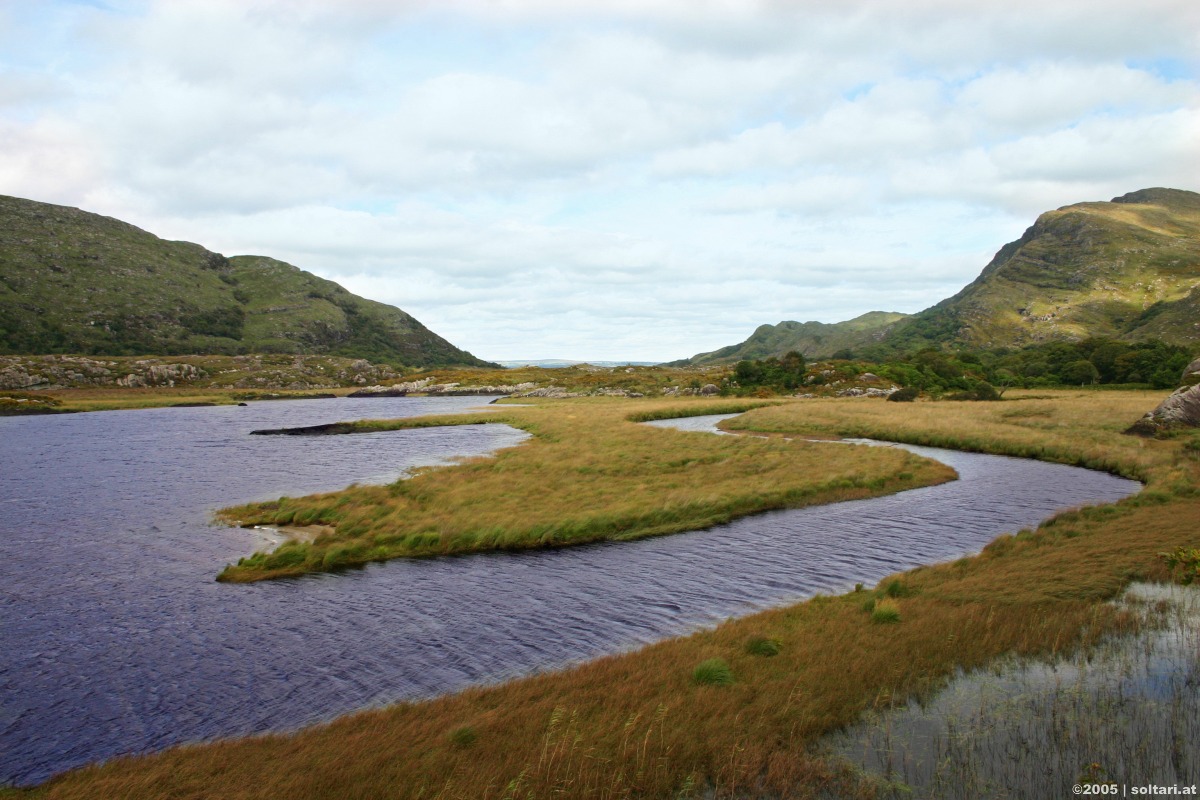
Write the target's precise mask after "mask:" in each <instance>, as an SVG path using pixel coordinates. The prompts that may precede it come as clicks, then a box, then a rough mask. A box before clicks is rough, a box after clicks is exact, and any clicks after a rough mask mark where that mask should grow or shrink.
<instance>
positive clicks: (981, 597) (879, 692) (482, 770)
mask: <svg viewBox="0 0 1200 800" xmlns="http://www.w3.org/2000/svg"><path fill="white" fill-rule="evenodd" d="M1146 399H1147V398H1126V399H1122V396H1117V397H1113V396H1110V395H1098V394H1092V395H1065V396H1062V397H1057V398H1055V399H1054V400H1053V401H1050V402H1049V403H1047V401H1037V402H1039V403H1042V404H1043V405H1047V406H1048V409H1049V413H1050V414H1051V415H1052V417H1051V418H1057V419H1060V420H1061V421H1062V423H1063V428H1064V430H1063V431H1062V435H1061V436H1060V437H1059V436H1056V437H1054V440H1053V441H1054V442H1055V443H1054V449H1053V450H1052V451H1051V452H1052V454H1053V455H1054V456H1055V457H1061V458H1072V459H1083V458H1091V457H1093V456H1096V455H1103V456H1104V457H1105V458H1108V459H1111V460H1112V463H1113V465H1114V467H1115V468H1118V469H1120V470H1121V471H1135V470H1141V471H1143V472H1144V473H1145V475H1146V476H1147V478H1148V480H1150V482H1151V488H1150V489H1149V490H1148V491H1147V492H1145V493H1143V496H1141V497H1139V498H1131V499H1128V500H1126V501H1122V502H1121V503H1120V504H1117V505H1115V506H1107V507H1100V508H1095V509H1087V510H1083V511H1077V512H1071V513H1068V514H1064V515H1060V516H1059V517H1057V518H1056V519H1055V521H1054V522H1053V523H1052V524H1048V525H1046V526H1043V527H1042V528H1040V529H1039V530H1038V531H1036V532H1027V533H1023V534H1021V535H1018V536H1007V537H1002V538H1001V539H999V540H998V541H997V542H995V543H993V544H992V545H990V546H989V547H988V548H987V549H986V550H985V551H984V552H983V553H982V554H980V555H979V556H977V557H973V558H966V559H961V560H959V561H956V562H953V563H950V564H942V565H936V566H930V567H924V568H920V569H916V570H912V571H910V572H908V573H905V574H903V575H900V576H897V577H896V578H895V579H894V580H889V581H884V582H883V583H881V588H880V589H879V590H877V591H876V592H874V593H872V594H868V593H866V592H854V593H848V594H846V595H843V596H840V597H818V598H815V599H813V600H811V601H809V602H806V603H802V604H799V605H795V606H792V607H789V608H784V609H778V610H775V611H769V612H765V613H761V614H756V615H753V616H750V617H746V618H743V619H740V620H735V621H731V622H727V623H725V624H723V625H721V626H719V627H718V628H716V629H715V630H710V631H703V632H700V633H697V634H694V635H692V636H688V637H684V638H681V639H675V640H671V641H666V642H662V643H660V644H657V645H653V646H650V647H647V648H644V649H642V650H639V651H637V652H634V653H629V654H626V655H620V656H613V657H609V658H604V659H600V660H598V661H594V662H591V663H588V664H584V665H582V666H580V667H577V668H574V669H570V670H567V671H564V672H559V673H554V674H549V675H543V676H538V677H533V678H528V679H524V680H519V681H514V682H511V683H508V684H504V685H501V686H496V687H489V688H479V689H473V690H469V691H466V692H462V693H460V694H456V695H453V696H449V697H444V698H440V699H437V700H433V701H429V702H423V703H413V704H402V705H398V706H395V707H392V708H388V709H384V710H379V711H371V712H365V713H360V714H356V715H352V716H348V717H344V718H341V719H339V720H336V721H334V722H332V723H330V724H328V725H324V726H319V727H315V728H312V729H309V730H305V731H303V732H300V733H298V734H295V735H290V736H267V737H259V738H252V739H246V740H240V741H230V742H220V743H215V744H205V745H197V746H190V747H183V748H175V749H172V750H169V751H167V752H165V753H160V754H157V755H152V756H145V757H139V758H128V759H119V760H115V761H113V762H110V763H108V764H106V765H104V766H100V767H91V768H87V769H82V770H77V771H74V772H71V773H69V774H67V775H64V776H61V777H59V778H57V779H55V780H53V781H51V782H50V783H48V784H46V785H45V786H44V787H42V788H41V789H40V790H39V791H38V794H39V795H44V796H45V797H50V798H93V797H131V798H132V797H153V798H158V797H175V798H208V797H222V798H268V797H297V798H375V797H389V798H418V797H420V798H470V799H471V800H483V799H485V798H516V797H521V798H554V797H569V798H632V797H661V798H667V797H700V796H706V797H755V796H769V797H777V798H805V797H814V796H817V793H818V792H820V791H825V790H831V791H836V792H838V793H840V794H841V796H854V793H855V792H859V791H862V792H866V791H867V790H866V789H863V788H862V787H858V786H856V784H855V782H854V780H853V778H852V776H847V775H845V774H842V773H839V772H838V771H837V770H835V769H833V768H831V767H829V766H828V765H826V764H825V763H823V762H822V761H820V760H819V759H817V758H815V757H814V756H812V755H811V754H810V747H811V745H812V744H813V742H814V741H815V740H816V739H817V738H818V737H820V736H822V735H823V734H825V733H827V732H829V731H831V730H834V729H836V728H838V727H840V726H843V725H845V724H847V723H848V722H850V721H852V720H853V719H854V718H855V717H856V716H857V715H858V714H859V713H860V712H861V711H862V710H864V709H867V708H877V707H884V706H887V705H889V704H892V703H894V702H902V701H904V700H905V699H906V698H908V697H911V696H913V695H922V694H924V693H927V692H930V691H933V690H935V689H936V688H937V687H938V686H939V685H940V684H941V683H942V682H943V681H944V680H945V679H946V678H947V677H948V676H949V675H951V674H953V672H954V670H956V669H958V668H972V667H977V666H981V665H984V664H986V663H987V662H989V661H990V660H992V659H994V658H996V657H997V656H999V655H1001V654H1003V653H1010V652H1015V653H1020V654H1046V653H1053V652H1056V651H1059V650H1063V649H1065V648H1071V647H1075V646H1079V645H1081V644H1087V643H1088V642H1092V641H1095V640H1096V639H1097V638H1098V637H1099V636H1101V635H1103V634H1105V633H1107V632H1112V631H1116V630H1120V629H1121V628H1122V627H1123V626H1126V625H1128V624H1130V621H1129V619H1128V617H1126V616H1123V615H1122V614H1120V613H1119V612H1117V611H1115V610H1113V608H1112V607H1111V606H1109V605H1107V604H1104V603H1102V602H1101V601H1103V600H1106V599H1108V598H1111V597H1113V596H1115V595H1116V594H1117V593H1118V592H1119V591H1120V590H1121V589H1122V588H1123V587H1124V586H1125V585H1126V584H1127V583H1128V582H1129V581H1130V580H1133V579H1160V580H1161V579H1164V578H1166V577H1167V572H1166V568H1165V566H1164V564H1163V561H1162V559H1161V558H1159V556H1158V554H1159V553H1162V552H1164V551H1170V550H1173V549H1175V548H1177V547H1183V546H1187V547H1195V546H1197V545H1198V544H1200V525H1198V524H1197V523H1198V522H1200V497H1197V496H1196V491H1195V487H1196V485H1197V484H1196V483H1195V478H1196V470H1197V465H1196V463H1195V462H1196V459H1194V458H1192V457H1191V456H1188V455H1187V454H1186V453H1185V452H1184V450H1183V447H1182V445H1181V443H1180V442H1179V441H1166V442H1144V443H1143V445H1144V447H1142V446H1133V445H1127V444H1126V443H1124V442H1122V441H1120V440H1118V439H1115V438H1112V437H1113V436H1115V435H1116V434H1112V433H1111V430H1110V428H1112V427H1113V426H1114V425H1115V424H1116V421H1117V418H1118V417H1120V415H1121V414H1123V413H1125V411H1126V410H1133V406H1136V407H1137V409H1136V410H1138V411H1139V413H1140V411H1141V410H1144V408H1145V407H1146V402H1145V401H1146ZM1020 402H1027V401H1020ZM1113 404H1115V407H1114V405H1113ZM875 405H876V406H878V407H877V408H872V407H871V404H869V403H864V402H862V401H855V400H846V401H840V402H837V403H830V404H823V405H821V406H819V407H818V406H816V405H815V404H813V403H806V404H793V405H791V406H787V407H781V408H778V409H764V410H761V411H755V412H753V414H752V415H750V416H751V419H752V421H753V422H754V424H755V425H762V426H764V427H772V428H775V429H783V428H786V427H788V426H791V428H795V429H800V428H806V427H808V426H809V425H810V424H811V421H813V420H815V424H816V425H817V426H818V427H820V428H822V429H824V430H827V431H828V430H839V429H842V428H846V429H854V431H855V432H866V430H865V429H867V428H870V429H871V431H872V432H873V433H874V435H877V436H888V437H890V438H905V437H909V438H920V437H930V438H938V439H939V440H942V441H941V443H943V444H948V443H952V441H953V436H954V432H955V429H954V425H955V424H956V423H957V424H958V425H959V426H960V428H959V430H958V435H959V436H960V437H961V438H962V441H963V443H967V442H971V443H973V444H978V445H980V447H981V448H982V447H983V446H985V445H986V446H987V447H989V448H992V449H994V450H997V451H999V450H1003V449H1004V448H1005V447H1011V448H1021V447H1025V446H1027V445H1028V443H1027V442H1026V441H1025V438H1024V434H1023V433H1022V432H1021V430H1022V429H1021V426H1019V425H1013V430H1012V431H1009V432H1007V433H1006V432H1005V431H1006V429H1005V428H1003V427H1002V426H1003V425H1005V424H1008V423H1004V422H1002V421H1001V420H1003V419H1005V418H1004V417H999V416H996V415H1000V414H1002V413H1003V411H1004V410H1006V409H1014V408H1019V407H1020V405H1019V403H1011V404H1010V403H1007V402H1006V403H1000V404H990V405H988V406H987V407H986V408H980V407H979V406H977V405H974V404H972V405H970V406H966V404H963V407H962V408H961V409H960V410H959V409H957V405H956V404H950V403H942V404H938V406H936V407H935V408H934V409H933V410H935V411H939V412H941V413H926V412H927V410H926V409H923V408H921V406H920V405H919V404H918V405H917V406H916V407H915V410H916V411H917V412H919V414H916V415H914V416H913V417H904V416H902V414H903V413H904V412H905V411H907V410H908V407H905V408H903V409H901V410H900V411H896V410H893V409H890V408H886V407H885V406H886V404H884V403H876V404H875ZM1125 406H1128V407H1129V408H1125ZM1060 411H1069V412H1070V413H1064V414H1062V415H1061V416H1060V415H1059V412H1060ZM789 415H790V416H789ZM980 415H982V416H980ZM756 418H757V419H756ZM763 418H765V420H764V419H763ZM1135 418H1136V415H1135ZM1010 419H1011V418H1010ZM977 421H978V422H979V424H980V425H982V426H984V427H986V428H987V429H988V430H989V431H990V433H989V434H988V435H987V436H986V437H982V436H981V435H980V433H979V430H978V429H977V427H976V425H975V423H976V422H977ZM889 425H891V426H893V427H892V428H891V429H889V428H888V426H889ZM996 426H1001V427H996ZM1106 443H1107V444H1109V445H1111V447H1112V448H1113V450H1112V451H1111V453H1109V454H1104V453H1096V452H1093V449H1094V448H1097V447H1102V446H1104V445H1105V444H1106ZM1072 447H1074V448H1075V449H1074V450H1072ZM1124 459H1129V461H1126V460H1124ZM1185 479H1186V480H1191V481H1192V483H1191V484H1190V486H1191V491H1190V492H1189V491H1184V489H1185V488H1186V487H1184V486H1183V485H1182V484H1179V481H1181V480H1185ZM1164 482H1165V483H1164ZM868 597H872V598H876V599H878V600H880V601H883V600H884V599H885V598H891V599H893V600H896V601H897V603H898V605H899V606H900V608H901V619H900V621H899V622H897V623H895V624H889V625H880V624H873V623H872V622H871V614H870V612H869V611H868V610H865V608H866V606H867V604H866V603H864V601H865V600H866V599H867V598H868ZM755 637H767V638H770V639H773V640H776V641H777V642H779V643H780V647H779V653H778V654H777V655H775V656H773V657H771V658H762V657H759V656H755V655H751V654H749V653H747V652H746V642H747V641H749V640H751V639H752V638H755ZM712 658H720V659H723V660H725V661H726V662H727V663H728V664H729V665H730V668H731V671H732V673H733V674H734V675H735V676H736V680H735V682H734V683H733V684H732V685H728V686H706V685H698V684H696V683H695V682H694V681H693V680H692V670H693V669H694V667H695V666H696V665H697V664H698V663H700V662H702V661H704V660H707V659H712ZM464 727H469V728H470V729H471V731H472V732H474V734H475V738H474V740H473V741H472V742H470V743H469V744H466V745H464V744H463V743H462V740H463V738H464V737H463V736H461V735H457V734H455V732H456V731H459V730H460V729H462V728H464ZM466 738H469V737H466Z"/></svg>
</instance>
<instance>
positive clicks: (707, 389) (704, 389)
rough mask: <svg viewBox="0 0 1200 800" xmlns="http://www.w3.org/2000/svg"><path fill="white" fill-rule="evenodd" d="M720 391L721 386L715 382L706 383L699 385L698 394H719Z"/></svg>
mask: <svg viewBox="0 0 1200 800" xmlns="http://www.w3.org/2000/svg"><path fill="white" fill-rule="evenodd" d="M720 393H721V388H720V387H719V386H717V385H716V384H715V383H706V384H704V385H703V386H701V387H700V394H702V395H705V396H708V395H714V394H720Z"/></svg>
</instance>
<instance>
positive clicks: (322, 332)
mask: <svg viewBox="0 0 1200 800" xmlns="http://www.w3.org/2000/svg"><path fill="white" fill-rule="evenodd" d="M0 353H4V354H44V353H78V354H86V355H143V354H145V355H149V354H156V355H174V354H185V353H196V354H227V355H232V354H238V353H297V354H328V355H336V356H347V357H353V358H365V359H369V360H371V361H375V362H385V363H393V364H403V365H409V366H454V365H469V366H487V365H488V364H487V362H484V361H481V360H479V359H477V358H475V357H474V356H472V355H471V354H470V353H467V352H465V351H463V350H459V349H458V348H456V347H454V346H453V345H451V344H450V343H449V342H447V341H446V340H445V339H443V338H441V337H440V336H438V335H437V334H435V333H433V332H432V331H430V330H429V329H428V328H426V327H425V326H424V325H422V324H421V323H420V322H418V321H417V320H415V319H414V318H413V317H411V316H409V315H408V314H406V313H405V312H403V311H401V310H400V309H398V308H395V307H393V306H389V305H385V304H383V303H377V302H374V301H372V300H366V299H364V298H362V297H358V296H357V295H354V294H351V293H350V292H348V291H346V290H345V289H343V288H342V287H341V286H339V285H338V284H336V283H334V282H333V281H328V280H324V279H322V278H318V277H317V276H315V275H312V274H311V273H308V272H305V271H303V270H301V269H298V268H297V267H294V266H292V265H290V264H285V263H284V262H282V261H276V260H274V259H271V258H266V257H262V256H235V257H233V258H226V257H225V256H222V255H220V254H219V253H213V252H210V251H208V250H206V249H204V248H203V247H201V246H200V245H198V244H192V243H190V242H169V241H165V240H163V239H159V238H158V237H157V236H154V235H153V234H150V233H147V232H146V231H143V230H141V229H139V228H136V227H134V226H133V225H129V224H128V223H125V222H121V221H119V220H115V219H112V218H110V217H103V216H100V215H97V214H91V213H88V212H86V211H80V210H79V209H75V208H68V207H66V206H56V205H50V204H47V203H37V202H34V201H31V200H23V199H20V198H16V197H6V196H2V195H0Z"/></svg>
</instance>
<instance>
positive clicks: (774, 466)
mask: <svg viewBox="0 0 1200 800" xmlns="http://www.w3.org/2000/svg"><path fill="white" fill-rule="evenodd" d="M753 405H754V404H747V403H742V404H741V405H738V406H734V405H731V404H730V403H729V402H728V401H710V400H700V399H696V400H692V401H681V400H673V401H643V402H640V403H638V404H636V406H633V405H631V404H630V403H628V402H624V401H620V400H615V399H611V398H587V399H578V400H573V401H557V402H551V403H542V404H539V405H536V406H530V407H523V408H518V407H513V408H509V409H506V410H503V411H500V412H491V413H488V414H486V415H461V416H460V415H455V416H451V417H423V418H417V419H408V420H394V421H383V422H379V421H368V422H363V423H359V424H358V426H357V427H358V429H359V430H364V431H365V430H372V431H375V430H388V429H395V428H410V427H420V426H426V425H431V424H439V425H446V424H454V425H461V424H476V423H480V422H506V423H508V424H510V425H514V426H516V427H519V428H522V429H524V430H527V431H529V432H530V433H532V434H533V439H532V440H530V441H528V442H526V443H524V444H521V445H519V446H517V447H514V448H509V449H507V450H503V451H501V452H500V453H498V454H497V455H496V456H494V457H488V458H478V459H473V460H469V461H466V462H464V463H461V464H458V465H455V466H451V467H444V468H437V469H431V470H426V471H423V472H420V473H418V474H417V475H415V476H414V477H412V478H410V479H407V480H401V481H397V482H395V483H393V484H391V485H388V486H356V487H351V488H349V489H345V490H342V491H339V492H333V493H330V494H323V495H315V496H311V497H304V498H299V499H292V498H283V499H280V500H278V501H273V502H268V503H254V504H249V505H244V506H238V507H235V508H230V509H225V510H224V511H222V512H221V517H222V518H223V519H225V520H228V521H232V522H236V523H239V524H243V525H252V524H276V525H292V524H295V525H329V526H333V527H334V529H335V532H334V533H333V534H332V535H328V536H321V537H318V538H317V539H316V540H315V541H313V542H311V543H304V542H294V543H290V544H287V545H284V546H282V547H281V548H279V549H278V550H276V551H274V552H273V553H270V554H266V553H263V554H257V555H255V556H251V557H249V558H246V559H243V560H242V561H241V562H240V563H239V564H237V565H234V566H232V567H230V568H228V569H226V570H225V572H223V573H222V579H224V580H237V581H245V580H258V579H262V578H275V577H285V576H289V575H296V574H301V573H304V572H313V571H317V570H329V569H337V568H342V567H346V566H351V565H355V564H363V563H366V562H369V561H382V560H385V559H389V558H396V557H412V556H429V555H442V554H448V553H466V552H480V551H488V550H523V549H531V548H541V547H561V546H565V545H574V544H582V543H587V542H595V541H602V540H629V539H637V538H642V537H646V536H657V535H662V534H667V533H676V532H679V531H685V530H695V529H698V528H704V527H709V526H712V525H716V524H719V523H722V522H727V521H729V520H731V519H734V518H735V517H739V516H744V515H746V514H752V513H756V512H760V511H766V510H769V509H776V508H785V507H798V506H804V505H813V504H817V503H829V502H834V501H839V500H848V499H855V498H861V497H868V496H872V495H877V494H883V493H886V492H895V491H900V490H902V489H907V488H912V487H914V486H920V485H926V484H930V483H937V482H941V481H946V480H950V479H952V478H953V477H954V473H953V470H950V469H949V468H948V467H945V466H944V465H940V464H937V463H935V462H931V461H929V460H927V459H921V458H919V457H917V456H914V455H912V454H910V453H906V452H902V451H898V450H881V449H879V448H860V447H853V448H850V447H840V448H830V447H829V446H827V445H814V444H811V443H807V442H799V441H795V442H789V441H783V440H771V439H766V438H752V437H733V436H711V435H705V434H698V433H685V432H681V431H675V430H663V429H658V428H651V427H648V426H644V425H638V424H636V423H635V422H633V421H631V420H630V419H629V417H630V415H631V414H634V412H635V410H636V414H634V416H635V418H636V419H645V418H659V417H663V416H672V415H694V414H703V413H717V412H719V411H721V410H727V409H731V408H735V409H737V410H742V409H745V408H747V407H753Z"/></svg>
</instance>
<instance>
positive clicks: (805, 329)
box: [669, 311, 908, 366]
mask: <svg viewBox="0 0 1200 800" xmlns="http://www.w3.org/2000/svg"><path fill="white" fill-rule="evenodd" d="M907 317H908V315H907V314H898V313H896V312H893V311H868V312H867V313H866V314H863V315H862V316H860V317H855V318H854V319H851V320H847V321H845V322H835V323H826V322H791V321H784V322H780V323H779V324H778V325H760V326H759V327H758V328H756V329H755V331H754V333H752V334H751V335H750V338H749V339H747V340H746V341H744V342H741V343H740V344H733V345H729V346H728V347H722V348H721V349H720V350H713V351H712V352H711V353H698V354H696V355H694V356H692V357H691V358H687V359H683V360H682V361H674V362H671V364H670V365H669V366H701V365H709V364H732V363H733V362H735V361H741V360H743V359H762V358H766V357H768V356H781V355H783V354H784V353H786V352H788V351H789V350H796V351H799V352H800V353H803V354H804V355H805V356H807V357H809V358H827V357H829V356H831V355H833V354H834V353H836V352H838V351H839V350H853V349H855V348H858V347H862V346H864V345H868V344H872V343H874V342H878V341H879V340H880V339H882V338H883V337H884V336H886V335H887V332H888V331H889V330H891V328H892V326H894V325H896V324H897V323H898V322H900V321H902V320H904V319H906V318H907Z"/></svg>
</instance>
